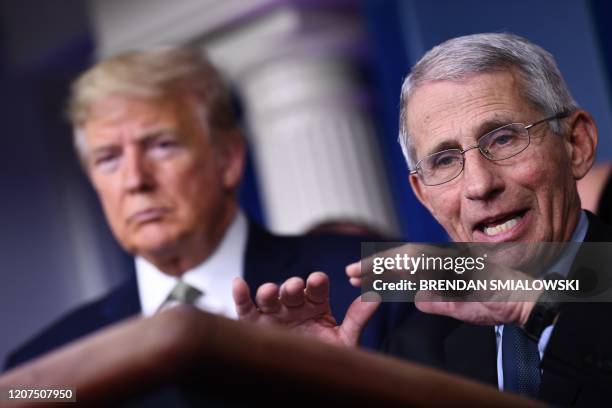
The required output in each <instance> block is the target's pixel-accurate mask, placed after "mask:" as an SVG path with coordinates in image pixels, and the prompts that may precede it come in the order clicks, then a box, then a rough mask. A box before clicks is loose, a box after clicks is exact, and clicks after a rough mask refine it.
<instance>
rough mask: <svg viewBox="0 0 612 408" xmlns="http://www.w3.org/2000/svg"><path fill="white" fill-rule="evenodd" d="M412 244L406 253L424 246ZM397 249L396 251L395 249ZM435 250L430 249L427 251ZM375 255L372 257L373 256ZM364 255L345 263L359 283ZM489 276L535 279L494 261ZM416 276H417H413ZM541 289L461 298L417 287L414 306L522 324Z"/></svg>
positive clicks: (481, 320)
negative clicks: (358, 259)
mask: <svg viewBox="0 0 612 408" xmlns="http://www.w3.org/2000/svg"><path fill="white" fill-rule="evenodd" d="M411 246H413V244H407V245H405V246H403V247H402V250H403V251H404V253H419V252H420V251H422V250H423V248H424V247H423V246H422V245H418V246H417V245H414V247H415V248H418V250H417V251H415V250H414V248H411ZM394 251H397V249H395V250H394ZM393 253H396V252H393V251H385V252H381V253H378V254H376V255H374V256H389V254H393ZM427 253H429V254H431V253H432V251H431V250H430V251H429V252H427ZM374 256H373V257H374ZM373 257H370V258H366V259H363V260H361V261H359V262H355V263H353V264H350V265H348V266H347V267H346V274H347V276H348V278H349V281H350V283H351V285H353V286H356V287H359V286H361V285H362V284H364V283H365V282H367V279H370V278H371V277H370V276H368V272H362V266H364V265H371V263H372V261H371V258H373ZM486 276H487V278H489V279H506V280H508V279H513V280H519V279H520V280H532V279H533V278H532V277H531V276H529V275H527V274H525V273H523V272H521V271H517V270H515V269H511V268H507V267H503V266H500V265H497V264H495V263H492V262H489V263H487V275H486ZM413 278H414V276H413ZM541 293H542V292H541V291H537V292H536V291H533V292H531V293H529V294H526V293H525V292H520V293H519V292H512V291H496V292H493V291H488V292H481V293H476V294H475V293H466V294H465V296H464V297H463V299H462V300H461V301H458V300H457V297H456V296H455V297H454V298H450V297H449V296H444V295H443V294H440V293H438V292H431V291H418V292H417V293H416V296H415V299H414V302H415V306H416V307H417V308H418V309H419V310H420V311H422V312H424V313H429V314H438V315H443V316H449V317H452V318H455V319H457V320H461V321H464V322H468V323H472V324H479V325H496V324H506V323H509V324H515V325H519V326H522V325H524V324H525V322H527V318H528V317H529V314H530V313H531V310H532V309H533V306H534V304H535V300H536V299H537V298H538V297H539V296H540V294H541Z"/></svg>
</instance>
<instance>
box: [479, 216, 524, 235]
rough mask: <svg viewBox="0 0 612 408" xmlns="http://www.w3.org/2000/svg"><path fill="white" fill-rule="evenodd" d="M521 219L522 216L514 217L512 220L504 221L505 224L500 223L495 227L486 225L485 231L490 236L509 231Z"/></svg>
mask: <svg viewBox="0 0 612 408" xmlns="http://www.w3.org/2000/svg"><path fill="white" fill-rule="evenodd" d="M520 219H521V217H520V216H518V217H514V218H512V219H511V220H508V221H506V222H504V223H503V224H499V225H496V226H494V227H484V229H483V231H484V233H485V234H487V235H488V236H493V235H497V234H501V233H502V232H505V231H508V230H509V229H510V228H512V227H514V226H515V225H516V224H517V223H518V222H519V220H520Z"/></svg>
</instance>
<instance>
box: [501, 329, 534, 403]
mask: <svg viewBox="0 0 612 408" xmlns="http://www.w3.org/2000/svg"><path fill="white" fill-rule="evenodd" d="M502 365H503V369H504V390H505V391H511V392H514V393H517V394H521V395H527V396H530V397H534V398H536V397H538V395H539V391H540V381H541V374H540V353H539V352H538V344H537V343H536V342H535V341H534V340H532V339H530V338H529V337H527V335H526V334H525V332H523V330H521V329H520V328H519V327H516V326H513V325H509V324H507V325H504V333H503V335H502Z"/></svg>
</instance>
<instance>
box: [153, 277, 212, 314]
mask: <svg viewBox="0 0 612 408" xmlns="http://www.w3.org/2000/svg"><path fill="white" fill-rule="evenodd" d="M203 294H204V293H203V292H202V291H201V290H199V289H197V288H194V287H193V286H191V285H189V284H188V283H185V282H184V281H182V280H180V279H179V281H178V282H177V283H176V285H174V288H172V291H171V292H170V293H169V294H168V297H166V300H164V302H163V303H162V304H161V306H160V307H159V310H163V309H165V308H167V307H170V306H172V305H175V304H183V305H195V303H196V302H197V301H198V299H199V298H200V297H201V296H202V295H203Z"/></svg>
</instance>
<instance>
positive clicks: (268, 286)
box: [255, 283, 281, 314]
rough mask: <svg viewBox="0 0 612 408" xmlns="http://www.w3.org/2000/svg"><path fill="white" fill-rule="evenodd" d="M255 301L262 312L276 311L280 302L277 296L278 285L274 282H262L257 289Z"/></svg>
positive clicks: (278, 309)
mask: <svg viewBox="0 0 612 408" xmlns="http://www.w3.org/2000/svg"><path fill="white" fill-rule="evenodd" d="M255 301H256V302H257V306H259V310H261V311H262V312H263V313H267V314H273V313H278V312H279V311H280V309H281V303H280V300H279V297H278V285H275V284H274V283H264V284H263V285H261V286H260V287H259V289H257V294H256V295H255Z"/></svg>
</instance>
